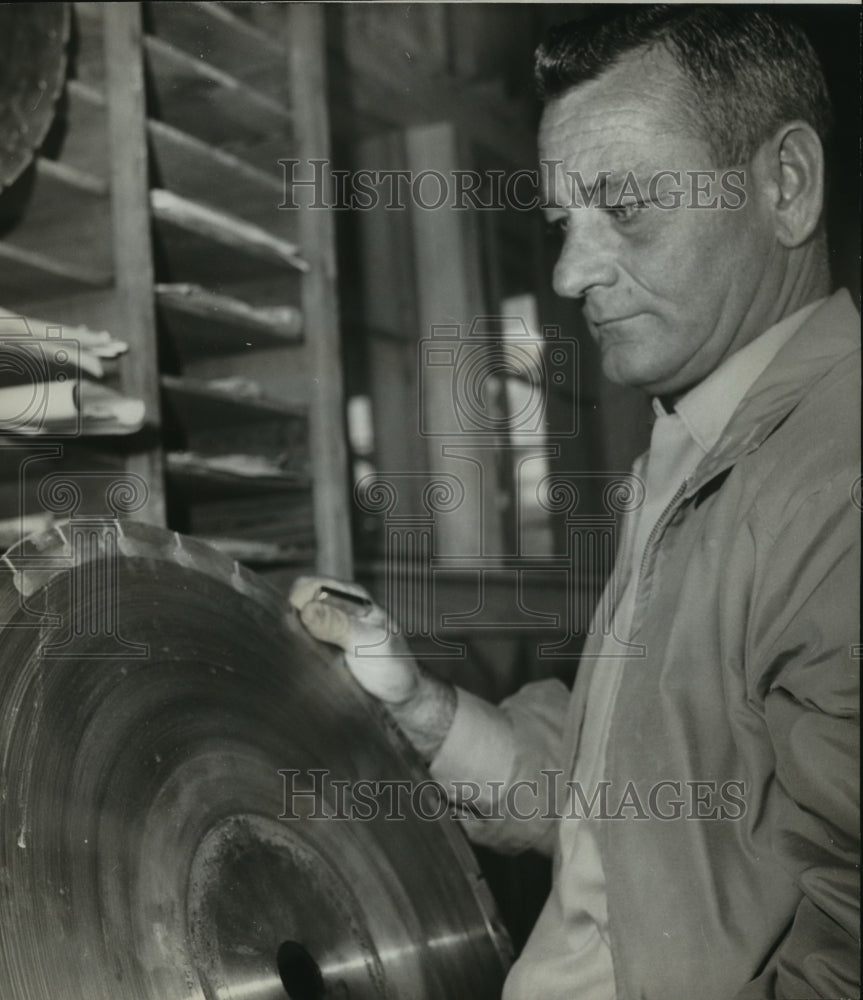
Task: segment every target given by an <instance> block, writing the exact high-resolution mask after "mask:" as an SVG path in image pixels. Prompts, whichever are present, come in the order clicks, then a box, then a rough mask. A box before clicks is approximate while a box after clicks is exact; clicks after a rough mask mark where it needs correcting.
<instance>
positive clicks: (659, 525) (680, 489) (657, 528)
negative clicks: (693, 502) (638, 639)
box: [635, 477, 690, 602]
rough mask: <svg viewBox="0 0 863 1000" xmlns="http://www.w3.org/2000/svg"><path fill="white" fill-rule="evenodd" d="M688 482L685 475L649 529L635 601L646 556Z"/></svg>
mask: <svg viewBox="0 0 863 1000" xmlns="http://www.w3.org/2000/svg"><path fill="white" fill-rule="evenodd" d="M689 483H690V480H689V478H688V477H687V478H686V479H684V480H683V482H682V483H681V484H680V486H678V487H677V492H676V493H675V494H674V496H673V497H672V498H671V499H670V500H669V501H668V504H667V505H666V507H665V509H664V510H663V511H662V513H661V514H660V515H659V517H658V518H657V519H656V524H654V526H653V527H652V528H651V529H650V534H649V535H648V536H647V541H646V542H645V543H644V554H643V555H642V557H641V565H640V566H639V568H638V582H637V584H636V588H635V600H636V602H637V601H638V595H639V594H640V593H641V581H642V580H643V579H644V570H645V568H646V566H647V558H648V556H649V555H650V550H651V549H652V548H653V544H654V542H655V541H656V539H657V537H658V536H659V533H660V532H661V531H662V529H663V528H664V527H665V520H666V518H667V516H668V513H669V512H670V511H671V510H673V509H674V507H676V506H677V504H678V503H679V501H680V498H681V497H682V496H683V494H684V493H685V492H686V489H687V487H688V486H689Z"/></svg>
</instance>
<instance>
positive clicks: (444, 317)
mask: <svg viewBox="0 0 863 1000" xmlns="http://www.w3.org/2000/svg"><path fill="white" fill-rule="evenodd" d="M406 140H407V162H408V167H409V169H410V170H411V171H412V172H413V174H414V175H416V174H419V173H420V172H421V171H431V170H434V171H437V172H438V173H439V174H440V175H442V176H443V177H444V178H446V181H447V183H448V184H449V185H450V190H451V189H452V177H453V171H454V170H458V169H464V168H465V167H466V166H469V164H468V163H465V161H464V157H462V156H461V155H460V151H459V142H458V135H457V132H456V129H455V127H454V126H453V125H452V124H450V123H441V124H436V125H425V126H419V127H416V128H411V129H408V130H407V132H406ZM430 191H431V192H432V193H427V194H425V195H422V196H423V197H425V198H427V199H429V203H430V204H433V203H434V199H435V197H436V196H437V191H436V189H431V188H430ZM411 221H412V224H413V232H414V259H415V261H416V282H417V291H418V319H419V327H420V329H419V336H420V337H421V338H427V337H430V336H431V335H432V328H433V327H435V326H446V325H457V326H459V327H460V328H461V332H462V335H465V334H467V332H468V330H469V328H470V325H471V323H472V322H473V320H474V319H475V318H477V317H480V316H483V315H484V314H485V313H486V311H487V310H486V308H485V301H484V295H483V279H482V258H481V238H480V225H479V219H478V218H477V216H476V213H475V212H471V211H465V210H453V209H452V208H451V207H450V206H449V204H444V205H442V206H441V207H440V208H437V209H430V208H423V207H422V206H420V205H416V206H413V205H412V206H411ZM457 363H458V362H456V363H455V364H457ZM453 374H455V372H454V373H453ZM420 377H422V375H421V376H420ZM424 390H425V391H424V393H423V403H422V405H423V407H424V411H425V412H424V416H425V418H426V425H427V426H431V425H433V424H434V423H435V420H436V415H437V414H439V413H441V412H442V411H445V410H446V409H447V408H449V409H450V410H452V408H453V405H454V397H453V389H452V387H450V386H447V385H446V384H443V383H442V382H438V381H435V382H434V383H427V384H426V386H425V387H424ZM469 441H470V438H469V437H464V439H463V440H462V439H461V438H460V437H459V436H458V435H456V436H455V437H452V438H448V439H443V438H439V437H438V438H435V437H429V438H428V439H427V452H426V454H427V458H428V462H429V470H430V471H431V472H432V473H434V472H440V473H448V474H450V475H454V476H457V477H458V478H459V479H460V480H464V485H465V487H466V494H467V502H466V503H465V505H464V506H463V508H462V509H461V510H460V511H459V516H457V517H456V516H448V517H446V518H442V519H441V520H440V523H439V525H438V530H437V535H436V540H437V542H438V551H439V552H440V554H447V555H467V554H471V553H478V552H479V549H480V545H481V539H484V540H485V543H486V545H485V548H486V552H487V554H493V551H492V550H490V549H489V545H488V543H489V542H490V541H491V542H492V543H493V544H494V543H495V542H496V546H495V551H496V550H499V545H500V542H501V528H500V523H501V517H500V509H499V507H498V503H497V486H498V484H497V468H496V462H495V460H494V456H493V447H494V442H493V441H490V440H489V439H488V438H484V439H482V441H481V443H482V445H483V446H484V447H483V448H482V449H476V451H475V454H476V461H477V463H478V465H476V466H474V467H473V468H471V465H470V463H468V462H465V461H461V460H458V459H455V458H452V457H449V456H447V455H446V454H445V448H446V447H447V446H456V447H457V446H459V445H462V444H464V445H467V443H468V442H469ZM462 450H464V449H462ZM480 468H481V469H482V476H483V480H484V482H483V489H482V494H481V495H477V492H476V491H477V489H478V487H479V482H478V472H479V469H480ZM466 477H467V479H466Z"/></svg>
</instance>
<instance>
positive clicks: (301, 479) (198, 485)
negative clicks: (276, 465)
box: [166, 454, 311, 502]
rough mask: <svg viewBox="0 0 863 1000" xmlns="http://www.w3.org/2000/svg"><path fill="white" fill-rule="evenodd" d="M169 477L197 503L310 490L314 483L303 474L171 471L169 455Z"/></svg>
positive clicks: (182, 492)
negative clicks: (255, 474) (266, 474)
mask: <svg viewBox="0 0 863 1000" xmlns="http://www.w3.org/2000/svg"><path fill="white" fill-rule="evenodd" d="M166 474H167V476H168V479H169V480H170V481H171V483H172V484H173V486H174V487H175V488H176V489H177V490H178V491H179V492H180V493H181V494H183V495H184V496H186V497H187V498H194V500H195V501H196V502H200V501H207V500H220V499H228V498H232V497H248V496H255V495H257V494H273V493H286V492H292V491H297V490H308V489H309V488H310V487H311V480H310V479H309V477H308V476H305V475H302V474H300V473H287V472H286V473H285V474H284V476H282V477H281V478H278V479H277V478H276V477H274V476H262V477H261V478H260V479H255V478H253V477H251V476H232V475H229V474H227V473H222V472H208V471H204V470H201V469H184V468H172V466H171V462H170V454H169V455H168V463H167V468H166Z"/></svg>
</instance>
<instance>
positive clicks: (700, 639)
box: [467, 292, 860, 1000]
mask: <svg viewBox="0 0 863 1000" xmlns="http://www.w3.org/2000/svg"><path fill="white" fill-rule="evenodd" d="M859 417H860V329H859V317H858V315H857V312H856V310H855V309H854V306H853V304H852V302H851V299H850V296H849V295H848V293H847V292H839V293H836V294H835V295H833V296H832V297H831V298H830V299H828V300H827V301H826V302H825V303H824V304H823V305H822V306H821V307H819V308H818V309H817V310H816V311H815V312H814V313H813V314H812V315H811V316H810V317H809V318H808V319H807V320H806V321H805V322H804V324H803V325H802V326H801V328H800V329H799V330H798V331H797V333H796V334H795V335H794V336H793V337H792V339H791V340H790V341H789V343H788V344H786V345H785V346H784V347H783V348H782V349H781V350H780V352H779V354H778V355H777V356H776V357H775V359H774V360H773V361H772V362H771V364H770V365H769V366H768V368H767V370H766V371H765V372H764V373H763V374H762V375H761V377H760V378H759V379H758V380H757V382H756V383H755V385H754V386H753V387H752V389H751V390H750V391H749V393H748V394H747V395H746V397H745V399H744V401H743V403H742V404H741V405H740V406H739V407H738V409H737V410H736V412H735V414H734V416H733V417H732V419H731V421H730V423H729V424H728V426H727V428H726V430H725V432H724V433H723V435H722V437H721V439H720V441H719V442H718V444H717V445H716V447H715V448H714V449H713V450H712V451H711V452H710V453H709V454H708V455H707V456H705V458H704V460H703V461H702V462H701V463H700V465H699V466H698V468H697V470H696V472H695V474H694V476H693V477H692V478H691V480H690V481H688V483H687V484H686V485H685V487H684V489H683V490H682V491H680V492H679V493H678V495H677V497H676V498H675V500H674V501H673V502H672V504H671V505H670V507H669V508H668V509H667V510H666V512H665V514H664V515H663V517H662V518H661V519H660V522H659V524H658V526H657V528H656V529H655V530H654V531H653V533H652V535H651V540H650V543H649V544H648V549H647V552H646V554H645V558H644V561H643V563H642V565H641V570H640V576H639V584H638V593H637V597H636V606H635V618H634V632H633V635H632V639H633V641H635V642H638V643H641V644H643V645H644V647H645V650H646V655H645V657H644V658H643V659H636V660H632V661H630V662H629V663H628V664H627V666H626V668H625V671H626V672H625V674H624V677H623V681H622V683H621V686H620V691H619V694H618V696H617V700H616V703H615V709H614V715H613V719H612V723H611V731H610V735H609V743H608V751H607V760H606V779H607V780H608V782H610V784H611V786H612V787H613V788H616V789H622V788H624V787H625V786H627V783H629V782H632V783H633V785H634V788H635V790H636V791H637V797H638V799H639V800H640V801H641V802H642V803H646V802H648V800H649V797H650V794H651V789H653V788H655V786H656V785H657V783H658V782H662V781H669V782H680V783H681V784H682V785H683V786H684V787H685V783H686V782H687V781H689V782H692V781H705V780H708V781H709V780H713V781H715V782H716V783H717V785H718V786H722V785H723V784H724V783H726V782H739V783H740V785H735V786H733V788H732V791H731V792H729V798H728V801H727V802H726V803H725V805H726V806H727V807H728V808H727V810H726V818H724V819H723V818H711V819H698V818H695V819H685V818H679V819H671V820H664V819H661V818H659V817H658V816H657V815H655V813H654V812H651V813H650V814H649V815H648V816H646V817H644V818H640V819H635V818H632V813H630V814H629V815H630V818H628V819H618V820H608V821H606V822H600V823H599V824H598V828H599V837H600V844H601V851H602V857H603V866H604V870H605V877H606V890H607V897H608V914H609V927H610V933H611V949H612V956H613V961H614V969H615V980H616V985H617V991H618V997H619V1000H732V998H737V1000H754V998H774V997H776V998H801V1000H802V998H805V1000H811V998H813V997H829V998H839V997H853V996H859V990H860V986H859V958H858V954H859V940H858V931H859V875H858V872H859V867H858V862H859V813H858V809H859V803H858V798H859V796H858V788H859V763H858V760H859V711H858V707H859V660H860V646H859V642H860V637H859V572H860V545H859V543H860V521H859V518H860V511H859V507H858V505H859V496H860V481H859V476H860V419H859ZM643 461H644V460H643V459H641V460H640V463H642V464H639V463H637V464H636V470H635V471H636V472H639V471H643ZM855 490H856V493H855ZM855 496H856V502H855ZM593 652H595V649H594V648H592V647H591V643H590V640H589V642H588V646H587V647H586V649H585V656H584V659H583V662H582V663H581V665H580V667H579V671H578V676H577V679H576V683H575V686H574V689H573V692H572V695H571V697H569V696H568V694H567V693H566V692H565V689H564V688H563V686H562V685H560V684H558V683H557V682H541V683H539V684H533V685H528V686H527V687H526V688H525V689H523V690H522V691H521V692H519V694H517V695H515V696H514V697H513V698H511V699H509V700H508V701H507V702H505V703H504V704H503V706H501V707H502V708H504V710H505V712H506V713H507V716H508V718H509V719H510V721H511V723H512V725H513V727H514V729H515V733H516V738H517V745H518V748H519V750H518V754H517V758H516V763H515V767H514V771H513V777H514V778H523V779H531V778H537V777H538V776H539V775H540V772H541V771H542V770H543V769H549V770H554V769H563V771H564V776H568V775H571V773H572V762H573V759H574V756H575V753H576V748H577V745H578V737H579V732H580V729H581V725H582V721H583V716H584V708H585V701H586V695H587V690H588V686H589V683H590V677H591V673H592V670H593V669H594V666H595V664H596V662H597V661H596V660H591V658H590V657H591V654H592V653H593ZM540 787H542V781H540ZM668 787H672V786H666V788H668ZM714 805H715V801H714ZM705 812H706V813H708V814H710V813H711V807H710V806H709V805H707V806H705ZM720 815H721V814H720ZM729 817H730V818H729ZM573 821H574V822H578V820H562V821H558V822H550V821H548V820H542V819H541V818H537V819H536V820H535V821H533V822H524V821H506V820H504V821H496V820H484V821H479V820H476V821H473V822H469V823H468V824H467V828H468V833H469V835H471V836H472V837H473V839H475V840H478V841H481V842H484V843H486V844H490V845H491V846H495V847H498V848H502V849H509V850H520V849H524V848H526V847H534V848H537V849H540V850H545V851H549V852H551V853H553V855H554V864H555V870H557V869H558V867H559V866H560V864H561V844H562V843H565V831H563V835H564V836H563V839H562V837H561V833H562V829H561V828H562V827H564V826H565V824H566V823H567V822H573Z"/></svg>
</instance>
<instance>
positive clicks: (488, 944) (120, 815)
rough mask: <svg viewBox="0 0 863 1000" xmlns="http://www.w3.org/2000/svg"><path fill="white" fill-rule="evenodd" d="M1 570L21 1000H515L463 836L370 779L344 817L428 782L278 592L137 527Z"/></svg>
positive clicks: (27, 552)
mask: <svg viewBox="0 0 863 1000" xmlns="http://www.w3.org/2000/svg"><path fill="white" fill-rule="evenodd" d="M5 562H6V568H5V569H4V570H3V572H2V580H0V622H2V623H3V625H4V627H3V629H2V632H0V649H2V661H0V768H2V771H0V796H2V819H0V996H2V997H3V998H4V1000H7V998H8V1000H118V998H123V1000H187V998H189V1000H191V998H194V1000H204V998H206V1000H284V997H286V996H288V997H292V998H293V1000H323V998H351V1000H363V998H372V997H374V998H380V997H392V998H399V1000H421V998H435V1000H437V998H440V1000H483V998H489V1000H490V998H493V997H497V996H499V993H500V986H501V982H502V979H503V975H504V971H505V966H506V961H507V943H506V939H505V935H504V933H503V932H502V931H501V930H500V929H499V927H498V925H497V922H496V920H495V917H494V913H493V908H492V906H491V904H490V900H489V898H488V896H487V891H486V889H485V885H484V883H482V881H481V879H480V877H479V875H478V871H477V869H476V867H475V864H474V861H473V858H472V855H471V854H470V851H469V848H467V845H466V844H465V842H464V840H463V838H462V835H461V833H460V831H458V829H457V828H456V825H455V823H454V822H453V821H452V820H451V819H450V818H449V817H444V818H442V819H440V820H437V821H433V820H429V819H427V818H422V816H419V815H416V814H415V812H414V810H412V809H409V808H405V807H404V806H396V808H395V809H394V810H392V809H388V808H385V807H384V806H385V805H387V804H385V803H382V802H380V801H378V802H377V808H375V807H374V806H373V805H369V801H370V800H369V798H368V790H369V788H370V786H365V787H366V793H367V795H366V806H365V808H364V809H362V810H360V809H358V808H353V809H352V808H351V806H352V805H353V806H354V807H356V806H357V803H358V801H359V800H358V799H356V798H351V795H352V794H354V795H356V792H355V791H354V792H353V793H352V792H351V791H350V789H351V788H352V787H353V785H352V783H354V782H356V781H358V780H360V779H364V780H368V781H375V780H382V781H387V782H392V781H405V782H411V783H418V782H420V781H423V780H424V779H427V777H428V776H427V774H426V773H425V772H424V769H423V768H422V766H421V765H420V764H419V762H418V761H417V760H416V758H415V757H414V755H413V754H412V752H411V751H410V749H409V748H408V747H407V746H406V744H405V743H404V742H403V740H402V739H401V738H400V736H399V734H398V733H397V732H396V731H394V729H393V728H392V727H391V726H389V725H388V724H387V721H386V718H385V716H384V714H383V713H382V712H380V711H379V710H378V708H377V706H376V705H375V703H374V702H373V701H372V700H371V699H369V698H367V697H366V696H365V695H364V694H363V692H361V691H360V690H359V688H358V687H357V686H356V685H355V683H354V682H353V681H352V680H351V678H350V676H349V675H348V674H347V671H346V668H345V667H344V665H343V663H342V661H341V660H340V659H339V658H337V657H335V656H333V655H332V654H331V653H329V652H328V651H327V650H326V649H324V648H322V647H321V646H319V645H318V644H316V643H314V642H313V641H312V640H311V639H310V638H308V636H307V635H306V634H305V633H304V632H303V630H302V628H301V627H300V626H299V625H298V624H297V622H296V620H295V619H294V617H293V616H292V614H291V613H290V612H286V610H285V603H284V601H283V599H282V598H281V597H280V595H279V594H278V593H277V592H276V591H274V590H273V589H271V588H270V587H269V586H268V585H267V584H266V583H265V582H264V581H262V580H261V579H260V578H257V577H256V576H254V574H251V573H249V572H247V571H246V570H244V569H241V568H239V567H238V566H237V564H236V563H233V562H232V561H230V560H228V559H226V558H224V557H223V556H221V555H219V554H218V553H216V552H214V551H213V550H212V549H210V548H208V547H207V546H205V545H203V544H201V543H198V542H195V541H193V540H191V539H186V538H182V537H180V536H177V535H174V534H171V533H169V532H165V531H162V530H160V529H156V528H151V527H146V526H142V525H135V524H127V525H123V527H122V529H121V530H120V529H118V527H117V525H116V524H115V525H108V526H105V527H101V528H100V527H98V526H97V527H93V526H92V525H91V526H90V528H89V529H87V528H86V527H82V526H81V525H78V526H76V525H75V524H74V523H73V524H70V525H67V526H64V527H61V528H59V529H55V530H54V531H52V532H50V533H48V534H46V535H42V536H39V537H37V538H35V539H32V540H30V541H29V542H27V543H24V544H22V545H19V546H18V547H16V549H14V550H12V552H11V553H9V554H8V555H7V557H6V560H5ZM322 772H325V774H324V773H322ZM338 782H342V783H343V784H342V785H341V786H339V785H337V784H335V783H338ZM339 787H341V788H344V789H346V790H347V791H346V792H345V795H346V796H347V797H346V798H342V800H341V801H340V802H338V801H336V800H335V798H334V797H333V796H332V795H331V794H330V792H331V790H332V789H334V788H339ZM387 787H390V788H392V786H387ZM305 792H308V793H309V794H304V793H305ZM388 812H389V813H390V816H391V818H388V817H387V813H388ZM422 812H424V813H425V815H426V816H428V815H430V814H431V811H430V810H428V809H424V810H422ZM324 814H326V815H327V816H328V817H329V818H320V817H321V816H322V815H324Z"/></svg>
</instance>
